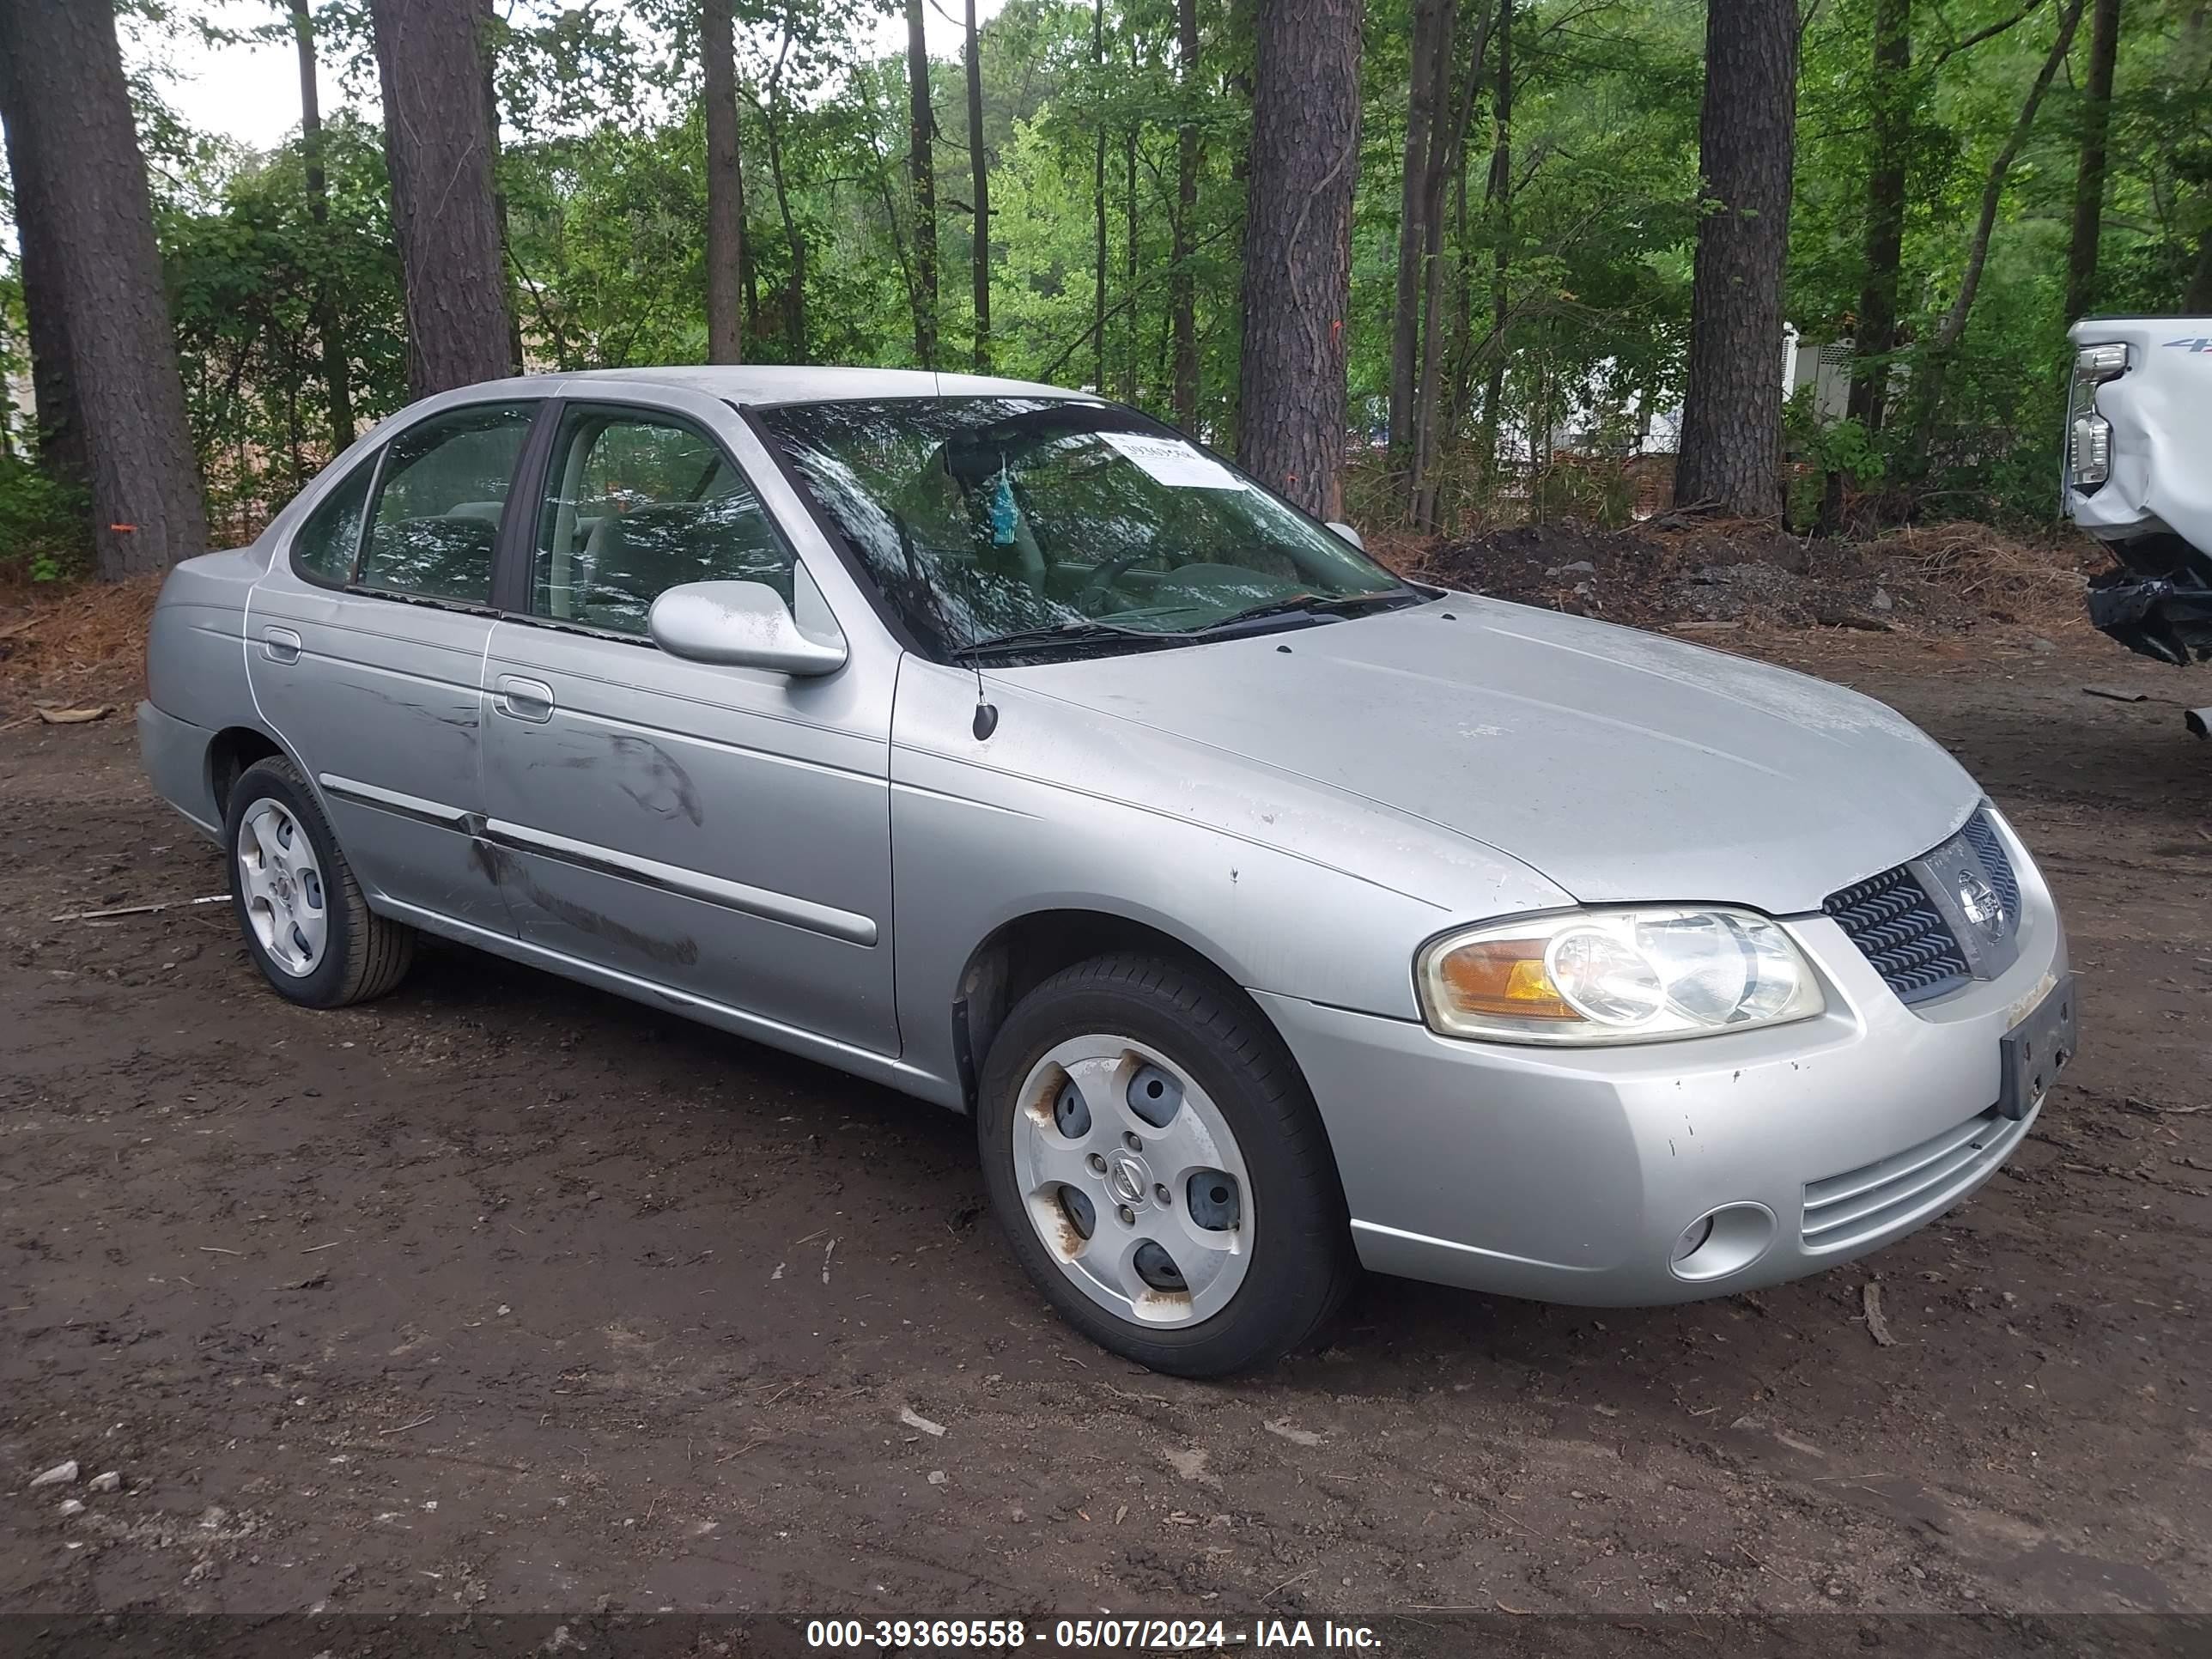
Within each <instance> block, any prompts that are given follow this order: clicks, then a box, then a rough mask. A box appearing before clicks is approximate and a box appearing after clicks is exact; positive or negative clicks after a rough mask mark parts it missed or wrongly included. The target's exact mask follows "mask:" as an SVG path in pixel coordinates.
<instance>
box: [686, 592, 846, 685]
mask: <svg viewBox="0 0 2212 1659" xmlns="http://www.w3.org/2000/svg"><path fill="white" fill-rule="evenodd" d="M645 626H646V630H647V632H648V633H650V634H651V635H653V643H654V644H655V645H658V646H659V647H660V648H661V649H662V650H663V651H665V652H667V653H669V654H670V655H671V656H673V657H684V658H688V659H690V660H691V661H693V662H711V663H721V664H725V665H728V666H730V667H732V668H759V669H765V670H766V671H769V673H772V674H790V675H793V676H794V677H796V678H802V679H806V678H814V677H816V676H818V675H823V674H834V673H836V671H838V670H839V669H841V668H842V667H843V666H844V665H845V657H846V651H845V641H844V636H843V635H840V634H837V633H836V631H835V629H834V627H833V628H832V629H830V630H829V632H828V633H826V634H825V633H824V632H823V631H822V629H820V628H819V627H817V628H814V629H807V628H803V627H801V626H800V624H799V619H798V618H797V617H794V616H793V615H792V614H791V607H790V606H789V605H786V604H785V603H784V602H783V596H782V595H781V593H779V592H776V591H775V589H774V588H773V587H770V586H769V585H768V584H767V583H766V582H685V583H684V584H683V585H682V586H678V587H671V588H669V589H668V590H667V591H666V592H663V593H662V594H661V596H660V597H659V599H655V600H654V601H653V609H652V610H651V611H647V613H646V618H645Z"/></svg>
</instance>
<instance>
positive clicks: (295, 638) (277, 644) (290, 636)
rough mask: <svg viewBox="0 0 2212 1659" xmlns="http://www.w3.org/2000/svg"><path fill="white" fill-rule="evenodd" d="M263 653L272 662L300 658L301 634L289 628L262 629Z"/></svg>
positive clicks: (297, 659)
mask: <svg viewBox="0 0 2212 1659" xmlns="http://www.w3.org/2000/svg"><path fill="white" fill-rule="evenodd" d="M261 654H262V655H263V656H264V657H266V658H268V659H269V660H270V661H271V662H297V661H299V660H300V636H299V635H297V634H295V633H294V632H293V631H292V630H291V629H289V628H264V629H262V630H261Z"/></svg>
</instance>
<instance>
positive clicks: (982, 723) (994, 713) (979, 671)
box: [968, 658, 999, 743]
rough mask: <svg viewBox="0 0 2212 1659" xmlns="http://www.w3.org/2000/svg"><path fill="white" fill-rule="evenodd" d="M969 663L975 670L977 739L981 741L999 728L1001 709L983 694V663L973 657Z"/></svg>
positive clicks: (975, 728)
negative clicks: (988, 700)
mask: <svg viewBox="0 0 2212 1659" xmlns="http://www.w3.org/2000/svg"><path fill="white" fill-rule="evenodd" d="M968 665H969V667H970V668H972V669H974V670H975V727H974V730H975V741H976V742H978V743H981V742H982V741H983V739H984V738H987V737H989V736H990V735H991V733H992V732H995V731H997V730H998V729H999V710H998V707H997V705H996V704H994V703H992V702H987V701H986V700H985V698H984V696H983V665H982V664H981V663H979V662H976V661H975V660H974V659H972V658H971V659H969V664H968Z"/></svg>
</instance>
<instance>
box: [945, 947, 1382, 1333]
mask: <svg viewBox="0 0 2212 1659" xmlns="http://www.w3.org/2000/svg"><path fill="white" fill-rule="evenodd" d="M976 1120H977V1122H976V1132H977V1136H978V1139H979V1141H980V1144H981V1152H982V1157H983V1168H984V1176H985V1181H986V1183H987V1187H988V1188H989V1191H990V1195H991V1201H992V1205H993V1207H994V1210H995V1211H996V1212H997V1214H998V1217H999V1220H1000V1225H1001V1226H1002V1227H1003V1228H1004V1229H1005V1231H1006V1235H1007V1237H1008V1238H1009V1240H1010V1241H1011V1243H1012V1246H1013V1249H1014V1254H1015V1255H1016V1256H1017V1257H1018V1259H1019V1260H1020V1261H1021V1263H1022V1265H1023V1267H1024V1268H1025V1269H1026V1270H1027V1271H1028V1273H1030V1277H1031V1278H1032V1279H1035V1280H1036V1283H1037V1285H1038V1286H1039V1288H1040V1289H1042V1291H1044V1293H1045V1295H1046V1297H1048V1299H1049V1300H1050V1301H1051V1302H1052V1304H1053V1305H1054V1307H1055V1308H1056V1309H1058V1310H1059V1311H1060V1313H1061V1314H1062V1315H1063V1316H1065V1317H1066V1319H1067V1320H1068V1321H1069V1322H1071V1323H1072V1324H1073V1325H1074V1326H1076V1327H1077V1328H1079V1330H1081V1331H1082V1332H1083V1333H1084V1334H1085V1335H1087V1336H1089V1337H1090V1338H1091V1340H1093V1341H1095V1342H1097V1343H1098V1344H1099V1346H1102V1347H1105V1348H1109V1349H1110V1350H1112V1351H1113V1352H1116V1353H1120V1354H1123V1355H1126V1356H1127V1358H1131V1359H1133V1360H1136V1361H1137V1362H1138V1363H1139V1364H1144V1365H1147V1366H1150V1367H1152V1369H1154V1370H1163V1371H1170V1372H1176V1373H1179V1374H1181V1375H1183V1376H1218V1375H1221V1374H1224V1373H1226V1372H1231V1371H1237V1370H1246V1369H1249V1368H1250V1367H1252V1366H1255V1365H1261V1364H1267V1363H1268V1362H1270V1361H1272V1360H1274V1359H1277V1358H1280V1357H1281V1356H1282V1355H1283V1354H1285V1353H1286V1352H1289V1351H1291V1349H1293V1348H1296V1347H1297V1346H1301V1345H1303V1344H1304V1343H1306V1342H1309V1341H1310V1340H1313V1339H1314V1338H1315V1337H1316V1335H1317V1334H1319V1333H1320V1331H1321V1330H1322V1328H1323V1327H1324V1326H1325V1324H1326V1323H1327V1322H1328V1319H1329V1317H1330V1316H1331V1315H1333V1314H1334V1312H1335V1311H1336V1310H1337V1308H1338V1307H1339V1306H1340V1304H1341V1303H1342V1301H1343V1298H1344V1296H1345V1294H1346V1291H1348V1290H1349V1289H1350V1286H1351V1285H1352V1279H1353V1277H1354V1271H1355V1270H1354V1267H1353V1263H1352V1252H1351V1248H1350V1243H1349V1239H1348V1237H1347V1236H1346V1222H1345V1213H1344V1200H1343V1196H1342V1194H1341V1192H1340V1188H1339V1187H1338V1184H1337V1179H1336V1166H1335V1162H1334V1157H1333V1156H1332V1154H1331V1152H1330V1150H1329V1146H1328V1138H1327V1136H1326V1135H1325V1134H1324V1133H1322V1125H1321V1120H1320V1116H1319V1115H1318V1114H1317V1113H1316V1111H1315V1109H1314V1106H1313V1103H1312V1100H1311V1098H1310V1097H1309V1095H1308V1093H1307V1091H1306V1089H1305V1085H1304V1081H1303V1080H1302V1079H1300V1078H1299V1077H1298V1075H1297V1069H1296V1068H1295V1067H1294V1066H1292V1065H1291V1060H1290V1057H1289V1055H1288V1054H1286V1053H1285V1052H1284V1050H1283V1048H1282V1045H1281V1043H1280V1042H1279V1040H1278V1039H1277V1038H1276V1036H1275V1035H1274V1033H1273V1031H1272V1030H1268V1029H1267V1026H1266V1025H1265V1024H1264V1022H1262V1021H1261V1020H1260V1019H1259V1018H1258V1017H1257V1016H1256V1015H1255V1013H1254V1012H1251V1010H1250V1009H1249V1007H1248V1006H1244V1005H1243V1000H1242V999H1241V998H1238V997H1237V996H1236V995H1235V994H1234V993H1233V992H1231V991H1230V990H1229V989H1228V988H1227V987H1225V986H1223V985H1220V984H1218V983H1217V982H1215V981H1213V980H1212V979H1211V978H1210V977H1209V976H1206V975H1200V974H1198V973H1195V972H1193V971H1192V970H1190V969H1185V968H1183V967H1181V966H1179V965H1178V964H1176V963H1171V962H1168V961H1164V960H1162V959H1159V958H1156V957H1100V958H1097V959H1096V960H1093V961H1091V962H1086V963H1079V964H1078V965H1077V966H1075V967H1073V968H1070V969H1066V971H1064V972H1062V973H1060V974H1058V975H1054V977H1053V978H1051V979H1049V980H1048V981H1045V982H1044V983H1043V984H1042V985H1040V986H1038V987H1036V989H1035V990H1034V991H1031V992H1030V994H1028V995H1027V996H1025V997H1024V998H1023V999H1022V1000H1021V1001H1020V1002H1019V1003H1018V1005H1017V1006H1015V1008H1014V1009H1013V1011H1012V1013H1011V1014H1009V1015H1008V1016H1007V1018H1006V1024H1005V1025H1004V1026H1003V1027H1002V1028H1001V1029H1000V1032H999V1034H998V1036H997V1037H996V1039H995V1040H994V1042H993V1043H992V1045H991V1052H990V1056H989V1059H988V1061H987V1064H986V1066H985V1068H984V1075H983V1079H982V1084H981V1093H980V1097H979V1099H978V1103H977V1110H976Z"/></svg>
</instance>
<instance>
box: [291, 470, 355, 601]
mask: <svg viewBox="0 0 2212 1659" xmlns="http://www.w3.org/2000/svg"><path fill="white" fill-rule="evenodd" d="M375 471H376V458H375V457H374V455H372V456H371V457H369V459H367V460H365V461H363V462H362V464H361V465H358V466H356V468H354V470H353V472H352V475H351V476H350V477H348V478H347V479H346V481H345V482H344V483H342V484H340V485H339V486H338V487H337V489H334V490H332V491H331V493H330V494H329V495H326V496H325V497H324V498H323V501H322V503H321V505H319V507H316V508H315V510H314V511H313V513H309V514H308V515H307V523H305V524H303V525H301V526H300V529H299V532H298V533H297V534H296V535H295V536H294V537H293V538H292V568H294V569H295V570H296V571H298V572H299V573H300V574H301V575H302V576H305V577H306V578H307V580H309V581H313V582H320V583H322V584H323V585H325V586H329V587H343V586H345V585H346V584H347V583H348V582H349V581H351V580H353V564H354V558H355V556H356V554H358V553H359V552H360V550H361V519H362V512H363V510H364V509H366V508H367V507H368V486H369V483H370V480H371V479H372V477H374V474H375Z"/></svg>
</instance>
